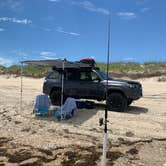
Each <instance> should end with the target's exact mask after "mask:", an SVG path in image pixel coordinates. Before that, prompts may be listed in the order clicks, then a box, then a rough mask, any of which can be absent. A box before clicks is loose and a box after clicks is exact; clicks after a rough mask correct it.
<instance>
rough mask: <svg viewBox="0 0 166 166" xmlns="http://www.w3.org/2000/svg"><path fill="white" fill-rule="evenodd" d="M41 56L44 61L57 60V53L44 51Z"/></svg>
mask: <svg viewBox="0 0 166 166" xmlns="http://www.w3.org/2000/svg"><path fill="white" fill-rule="evenodd" d="M40 55H41V56H40V57H41V58H43V59H55V56H56V53H55V52H52V51H42V52H40Z"/></svg>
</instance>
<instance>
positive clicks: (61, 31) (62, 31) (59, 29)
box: [56, 27, 80, 36]
mask: <svg viewBox="0 0 166 166" xmlns="http://www.w3.org/2000/svg"><path fill="white" fill-rule="evenodd" d="M56 31H57V32H60V33H64V34H67V35H71V36H80V34H79V33H75V32H68V31H64V30H63V28H62V27H58V28H57V29H56Z"/></svg>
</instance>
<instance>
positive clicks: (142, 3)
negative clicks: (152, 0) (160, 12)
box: [136, 0, 148, 5]
mask: <svg viewBox="0 0 166 166" xmlns="http://www.w3.org/2000/svg"><path fill="white" fill-rule="evenodd" d="M147 1H148V0H137V1H136V4H137V5H144V4H145V3H146V2H147Z"/></svg>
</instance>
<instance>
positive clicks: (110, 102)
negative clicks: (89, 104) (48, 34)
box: [43, 66, 142, 112]
mask: <svg viewBox="0 0 166 166" xmlns="http://www.w3.org/2000/svg"><path fill="white" fill-rule="evenodd" d="M63 75H64V98H66V97H74V98H76V99H81V98H83V99H94V100H98V101H102V100H106V91H107V74H106V72H105V71H102V70H100V69H99V68H97V67H94V66H91V67H88V68H85V67H80V68H72V67H70V68H66V69H64V71H63ZM61 81H62V70H61V69H53V70H52V71H51V72H49V73H48V75H47V77H46V78H45V81H44V85H43V92H44V93H45V94H48V95H49V96H50V99H51V102H52V104H54V105H58V104H60V100H61V95H60V94H61V87H62V82H61ZM141 97H142V86H141V84H140V83H139V82H134V81H128V80H117V79H113V78H112V77H110V76H109V78H108V97H107V107H108V109H109V110H112V111H119V112H122V111H125V109H126V107H127V106H128V105H130V104H131V103H132V102H133V101H134V100H137V99H139V98H141Z"/></svg>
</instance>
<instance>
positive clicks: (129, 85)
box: [126, 84, 135, 88]
mask: <svg viewBox="0 0 166 166" xmlns="http://www.w3.org/2000/svg"><path fill="white" fill-rule="evenodd" d="M126 86H127V87H129V88H134V87H135V86H134V85H133V84H126Z"/></svg>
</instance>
